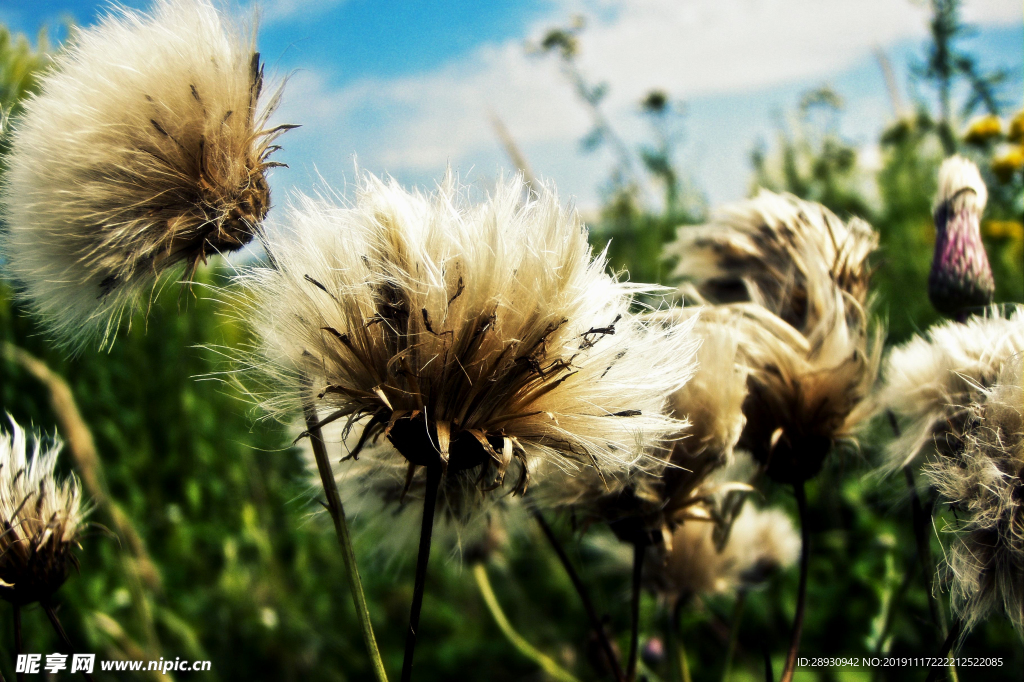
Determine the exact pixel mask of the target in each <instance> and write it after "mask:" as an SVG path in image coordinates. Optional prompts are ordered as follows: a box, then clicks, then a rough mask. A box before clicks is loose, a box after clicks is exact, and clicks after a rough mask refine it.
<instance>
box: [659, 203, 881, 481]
mask: <svg viewBox="0 0 1024 682" xmlns="http://www.w3.org/2000/svg"><path fill="white" fill-rule="evenodd" d="M877 244H878V236H877V234H875V232H874V231H873V230H872V229H871V226H870V225H868V224H867V223H865V222H864V221H862V220H859V219H856V218H855V219H852V220H850V221H849V222H848V223H843V222H842V221H841V220H839V219H838V218H836V216H835V215H833V214H832V213H831V212H830V211H828V209H826V208H824V207H823V206H821V205H819V204H814V203H811V202H806V201H802V200H800V199H797V198H795V197H791V196H784V195H777V194H773V193H771V192H765V191H762V192H761V193H760V194H759V195H758V196H757V197H756V198H754V199H751V200H748V201H743V202H740V203H738V204H736V205H734V206H732V207H727V208H725V209H722V210H720V211H719V213H718V214H717V217H716V219H715V221H713V222H712V223H711V224H709V225H707V226H704V227H700V228H688V227H682V228H680V230H679V238H678V240H677V241H676V244H675V247H674V248H675V250H676V251H677V252H678V254H679V255H680V257H681V258H680V261H679V264H678V266H677V268H676V272H675V274H676V276H678V277H680V278H683V279H684V280H686V283H684V285H683V291H684V293H686V294H688V295H689V296H691V297H693V298H696V299H697V300H702V299H704V298H705V297H707V298H710V299H711V300H712V301H718V302H722V303H721V304H720V305H718V306H715V307H714V308H712V309H710V310H709V312H708V314H709V315H711V314H714V315H718V316H720V317H721V318H722V319H723V321H725V323H726V324H729V325H732V326H734V327H735V328H737V329H738V330H742V331H741V338H742V341H741V344H740V349H741V353H742V356H743V360H744V362H745V364H746V365H748V366H749V367H750V373H749V377H748V380H747V388H748V391H747V395H746V398H745V400H744V405H743V414H744V416H745V417H746V425H745V427H744V429H743V433H742V435H741V437H740V440H739V447H740V448H741V449H744V450H747V451H748V452H750V453H751V454H752V455H753V456H754V457H755V458H756V459H757V460H758V461H759V462H761V463H762V464H763V465H765V466H766V467H767V473H768V475H769V476H771V477H772V478H774V479H776V480H779V481H783V482H798V481H802V480H806V479H808V478H810V477H812V476H814V475H816V474H817V472H818V471H819V470H820V468H821V466H822V463H823V462H824V459H825V456H826V455H827V454H828V452H829V451H830V450H831V449H832V446H833V445H834V444H836V443H837V442H839V441H843V440H849V439H850V438H851V437H852V435H853V432H854V429H855V427H856V426H857V425H858V424H859V423H860V422H861V421H862V420H863V419H864V418H865V417H866V416H867V414H868V409H867V406H868V401H867V398H868V396H869V392H870V388H871V386H872V384H873V383H874V379H875V376H876V374H877V369H878V363H879V359H880V351H881V341H880V336H879V333H878V330H877V329H876V330H875V333H873V334H872V333H871V330H870V329H869V317H868V313H867V306H868V300H867V299H868V287H869V284H870V273H871V268H870V265H869V264H868V261H867V259H868V257H869V256H870V254H871V253H872V251H873V250H874V248H875V247H876V246H877ZM725 301H732V302H731V303H725Z"/></svg>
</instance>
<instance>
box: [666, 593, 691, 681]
mask: <svg viewBox="0 0 1024 682" xmlns="http://www.w3.org/2000/svg"><path fill="white" fill-rule="evenodd" d="M689 601H690V596H689V595H680V596H679V597H678V598H677V599H676V602H675V604H674V605H673V606H672V613H671V615H670V616H669V630H670V631H671V632H672V634H673V636H674V638H675V640H674V641H675V644H676V649H677V652H678V655H679V678H680V679H681V680H682V682H691V679H690V663H689V661H687V660H686V646H685V645H684V644H683V622H682V621H683V609H684V608H686V605H687V604H688V603H689Z"/></svg>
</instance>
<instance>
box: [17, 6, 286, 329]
mask: <svg viewBox="0 0 1024 682" xmlns="http://www.w3.org/2000/svg"><path fill="white" fill-rule="evenodd" d="M262 88H263V66H262V65H261V63H260V58H259V53H258V52H256V51H255V48H254V43H253V39H252V38H251V37H246V36H245V35H244V33H243V32H242V29H241V28H238V27H229V26H226V25H225V22H224V21H223V20H222V18H221V16H220V15H219V14H218V13H217V11H216V10H215V9H214V7H213V5H212V4H211V3H210V2H209V0H156V3H155V8H154V10H153V12H152V14H150V15H146V14H142V13H137V12H135V11H132V10H128V9H115V10H113V11H112V13H111V14H110V15H108V16H106V17H105V18H104V19H103V20H102V21H101V22H100V23H99V25H97V26H95V27H93V28H89V29H83V30H82V31H80V32H78V33H76V35H75V38H74V40H73V42H72V44H71V45H70V47H69V48H68V49H67V50H66V51H65V52H62V53H61V54H60V55H59V56H58V57H57V58H56V61H55V64H54V69H53V70H52V71H51V72H48V74H47V75H45V76H44V77H43V78H42V80H41V81H40V92H39V94H38V95H36V96H33V97H32V98H30V99H29V100H28V101H27V102H26V103H25V108H24V112H23V113H22V114H21V115H20V116H19V117H18V119H17V121H15V122H14V125H13V130H12V132H11V138H10V143H11V152H10V154H9V156H8V157H7V163H8V169H7V171H6V173H5V178H4V186H3V190H2V197H0V204H2V218H3V220H4V222H5V223H6V225H7V233H6V234H5V235H4V236H3V244H2V246H3V253H4V258H5V261H6V266H7V269H8V273H9V275H10V276H11V277H13V278H14V279H16V280H17V281H18V282H19V283H20V284H21V285H22V287H23V288H24V292H23V295H24V298H25V300H27V301H28V302H29V304H30V306H31V309H32V310H33V311H34V312H35V313H36V314H37V315H38V316H39V317H40V318H41V319H42V321H43V322H44V323H45V325H46V326H47V327H48V329H49V331H50V332H51V333H52V334H53V335H54V336H55V337H56V338H57V339H58V340H59V341H60V342H62V343H63V344H65V345H66V346H69V347H74V348H79V347H81V346H83V345H85V344H86V343H90V342H92V341H93V340H95V339H96V338H99V339H100V340H101V344H102V343H106V342H108V341H109V340H110V339H111V338H112V336H113V334H115V333H116V331H117V328H118V326H119V324H120V323H121V321H122V317H123V316H124V315H125V314H129V315H130V312H131V310H132V309H133V308H134V306H135V305H136V304H137V302H138V301H139V299H140V298H141V297H142V296H143V295H145V293H146V290H147V288H149V287H151V286H152V285H153V283H154V282H155V281H156V278H157V277H158V276H159V275H161V274H162V273H164V272H167V271H168V270H170V269H172V268H173V267H174V266H175V265H178V264H181V263H184V264H185V266H186V268H187V273H186V274H190V273H191V272H192V271H194V269H195V268H196V266H197V265H198V263H200V262H204V261H205V260H206V258H207V257H208V256H210V255H212V254H216V253H220V252H225V251H233V250H235V249H238V248H240V247H242V246H243V245H245V244H246V243H248V242H249V241H250V240H251V239H252V237H253V234H254V229H255V226H256V225H257V224H258V223H259V222H260V221H262V220H263V218H264V216H265V215H266V213H267V209H268V208H269V206H270V191H269V188H268V186H267V181H266V177H265V174H266V170H267V169H268V168H270V167H271V166H274V165H278V164H275V163H273V162H270V161H268V160H267V157H268V156H269V155H270V153H271V152H273V151H274V150H275V149H276V148H277V147H276V146H275V145H274V144H273V141H274V138H275V137H277V135H278V134H280V133H281V132H282V131H283V130H284V129H286V128H287V127H289V126H280V127H277V128H271V129H266V128H265V126H266V121H267V117H268V116H269V114H270V112H271V110H272V109H273V108H274V106H275V104H276V101H277V96H276V95H275V96H274V97H272V98H271V99H270V101H269V102H262V103H261V101H260V95H261V91H262Z"/></svg>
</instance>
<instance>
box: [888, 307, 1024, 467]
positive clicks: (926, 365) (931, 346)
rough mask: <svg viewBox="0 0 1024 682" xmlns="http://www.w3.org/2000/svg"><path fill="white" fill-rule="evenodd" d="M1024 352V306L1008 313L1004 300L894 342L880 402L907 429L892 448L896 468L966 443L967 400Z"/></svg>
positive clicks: (976, 396)
mask: <svg viewBox="0 0 1024 682" xmlns="http://www.w3.org/2000/svg"><path fill="white" fill-rule="evenodd" d="M1021 352H1024V306H1015V307H1014V308H1013V309H1012V312H1011V313H1010V316H1009V318H1006V317H1003V316H1002V315H1001V314H1000V312H999V309H998V308H990V309H989V310H988V311H987V312H986V313H985V314H983V315H975V316H973V317H970V318H968V319H967V320H966V322H964V323H958V322H943V323H940V324H936V325H934V326H932V327H931V328H930V329H928V331H927V332H925V334H924V335H921V336H915V337H914V338H913V339H911V340H910V341H908V342H907V343H905V344H903V345H902V346H898V347H897V348H894V349H893V350H892V351H891V352H890V353H889V357H888V358H887V360H886V362H885V369H884V372H883V377H884V381H883V383H882V386H881V388H880V389H879V391H878V397H877V403H878V406H879V409H881V410H886V411H891V412H892V413H893V414H894V415H895V416H896V418H897V420H898V423H899V425H900V430H901V436H900V437H899V438H897V439H895V440H894V441H892V442H891V443H890V444H889V446H888V447H887V448H886V463H885V465H884V466H885V467H886V469H887V470H888V471H895V470H896V469H898V468H899V467H901V466H904V465H905V464H909V463H910V462H911V461H912V460H913V459H914V458H916V457H917V456H918V455H920V454H922V453H925V454H929V453H932V452H937V453H938V454H941V455H946V454H950V453H952V452H954V451H955V450H957V449H959V436H960V434H961V433H962V432H963V429H964V425H965V421H966V420H967V419H968V414H969V412H968V409H967V406H969V405H971V404H972V403H975V402H977V401H979V400H981V399H982V398H983V397H984V395H985V389H986V388H987V387H990V386H992V385H993V383H994V382H995V381H996V378H997V377H998V376H999V374H1000V372H1001V371H1002V370H1003V368H1004V367H1005V366H1006V364H1007V363H1009V362H1011V360H1012V359H1013V358H1015V357H1016V358H1018V361H1019V358H1020V355H1019V354H1020V353H1021Z"/></svg>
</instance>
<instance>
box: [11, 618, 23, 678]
mask: <svg viewBox="0 0 1024 682" xmlns="http://www.w3.org/2000/svg"><path fill="white" fill-rule="evenodd" d="M13 616H14V657H15V660H17V657H18V656H20V655H21V652H22V651H23V649H22V642H21V606H19V605H18V604H14V613H13ZM14 674H15V675H16V676H17V677H18V682H24V680H25V672H24V671H22V672H15V673H14Z"/></svg>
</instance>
